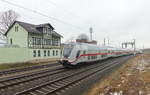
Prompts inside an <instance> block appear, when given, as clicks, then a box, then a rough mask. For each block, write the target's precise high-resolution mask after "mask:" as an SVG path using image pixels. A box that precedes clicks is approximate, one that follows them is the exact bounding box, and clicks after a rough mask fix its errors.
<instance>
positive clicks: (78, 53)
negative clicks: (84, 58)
mask: <svg viewBox="0 0 150 95" xmlns="http://www.w3.org/2000/svg"><path fill="white" fill-rule="evenodd" d="M79 55H80V50H79V51H78V52H77V55H76V58H78V57H79Z"/></svg>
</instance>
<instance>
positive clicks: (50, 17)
mask: <svg viewBox="0 0 150 95" xmlns="http://www.w3.org/2000/svg"><path fill="white" fill-rule="evenodd" d="M1 1H2V2H5V3H7V4H9V5H12V6H15V7H18V8H22V9H24V10H27V11H30V12H33V13H35V14H38V15H41V16H43V17H46V18H49V19H52V20H55V21H57V22H60V23H63V24H65V25H69V26H71V27H74V28H76V29H78V30H80V31H84V30H83V29H82V28H81V27H78V26H76V25H73V24H70V23H68V22H65V21H63V20H60V19H57V18H55V17H52V16H48V15H46V14H43V13H41V12H39V11H36V10H33V9H29V8H26V7H24V6H21V5H18V4H15V3H12V2H9V1H7V0H1Z"/></svg>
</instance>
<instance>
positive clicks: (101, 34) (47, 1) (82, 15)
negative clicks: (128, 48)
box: [0, 0, 150, 48]
mask: <svg viewBox="0 0 150 95" xmlns="http://www.w3.org/2000/svg"><path fill="white" fill-rule="evenodd" d="M2 1H4V0H0V12H3V11H7V10H9V9H12V10H14V11H16V12H17V13H18V14H20V16H21V17H20V18H19V19H18V20H20V21H24V22H28V23H33V24H41V23H51V25H52V26H54V28H55V30H56V31H57V32H58V33H60V34H61V35H62V36H63V42H65V41H66V40H68V39H71V38H76V37H77V36H78V35H79V34H81V33H86V34H87V35H88V36H89V28H90V27H93V31H94V33H93V38H94V39H95V40H97V41H98V43H99V44H100V45H101V44H102V43H103V39H104V38H106V39H110V44H111V45H113V46H118V45H119V43H121V42H125V41H132V39H136V42H137V47H138V48H142V47H143V46H144V47H146V48H147V47H150V43H149V41H150V0H5V1H9V2H12V3H15V4H18V5H20V6H23V7H26V8H29V9H32V10H36V11H37V12H40V13H42V14H45V15H47V16H50V17H54V18H56V19H59V20H61V21H63V22H65V23H62V22H60V21H56V20H54V19H51V18H47V17H44V16H41V15H39V14H36V13H34V12H31V11H28V10H25V9H21V8H18V7H15V6H13V5H9V4H7V3H5V2H2ZM66 23H69V24H66Z"/></svg>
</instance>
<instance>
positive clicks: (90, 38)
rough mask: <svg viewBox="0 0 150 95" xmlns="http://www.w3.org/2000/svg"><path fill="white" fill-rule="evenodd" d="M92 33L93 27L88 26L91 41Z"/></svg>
mask: <svg viewBox="0 0 150 95" xmlns="http://www.w3.org/2000/svg"><path fill="white" fill-rule="evenodd" d="M92 33H93V28H92V27H90V39H91V41H92Z"/></svg>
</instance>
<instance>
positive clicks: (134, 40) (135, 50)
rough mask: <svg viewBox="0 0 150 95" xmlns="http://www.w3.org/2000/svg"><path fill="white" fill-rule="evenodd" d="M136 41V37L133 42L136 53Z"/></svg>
mask: <svg viewBox="0 0 150 95" xmlns="http://www.w3.org/2000/svg"><path fill="white" fill-rule="evenodd" d="M135 42H136V39H133V43H134V53H135V51H136V44H135Z"/></svg>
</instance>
